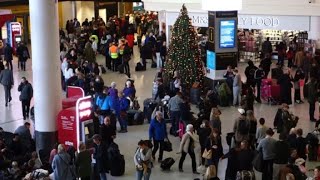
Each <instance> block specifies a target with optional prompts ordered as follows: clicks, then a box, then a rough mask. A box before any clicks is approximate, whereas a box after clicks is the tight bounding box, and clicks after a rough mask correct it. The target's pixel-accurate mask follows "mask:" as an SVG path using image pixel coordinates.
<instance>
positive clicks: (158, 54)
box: [156, 52, 163, 68]
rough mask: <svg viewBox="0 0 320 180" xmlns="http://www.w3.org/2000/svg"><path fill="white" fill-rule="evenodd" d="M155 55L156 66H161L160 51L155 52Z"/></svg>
mask: <svg viewBox="0 0 320 180" xmlns="http://www.w3.org/2000/svg"><path fill="white" fill-rule="evenodd" d="M156 57H157V68H161V67H162V66H163V64H162V59H161V56H160V52H156Z"/></svg>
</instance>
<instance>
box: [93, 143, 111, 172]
mask: <svg viewBox="0 0 320 180" xmlns="http://www.w3.org/2000/svg"><path fill="white" fill-rule="evenodd" d="M106 152H107V146H106V145H105V144H103V143H101V144H100V145H97V144H94V153H93V158H94V159H95V160H96V167H97V171H98V173H106V172H107V171H108V170H109V169H110V168H109V167H108V164H109V160H108V154H107V153H106Z"/></svg>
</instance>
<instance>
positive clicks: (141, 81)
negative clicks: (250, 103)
mask: <svg viewBox="0 0 320 180" xmlns="http://www.w3.org/2000/svg"><path fill="white" fill-rule="evenodd" d="M139 60H140V59H139V55H138V51H137V49H135V56H134V58H133V60H132V61H131V62H130V67H131V74H132V79H134V80H135V86H136V89H137V97H138V98H139V101H140V104H141V105H142V104H143V103H142V102H143V100H144V99H145V98H149V97H151V90H152V82H153V79H154V77H155V73H156V71H157V70H156V69H150V67H149V68H148V69H147V71H144V72H135V71H134V66H135V64H136V63H137V62H138V61H139ZM98 61H99V63H100V64H104V58H103V57H102V56H99V57H98ZM31 63H32V62H31V61H28V65H27V71H26V72H21V71H17V63H16V60H15V62H14V80H15V85H14V87H13V90H12V94H13V100H12V102H11V103H10V106H9V107H5V106H4V91H3V88H2V87H1V88H0V126H1V127H3V128H4V129H5V130H6V131H14V130H15V129H16V128H17V127H18V126H20V125H22V124H23V122H24V121H23V120H22V114H21V107H20V106H21V105H20V102H19V99H18V97H19V94H18V91H17V86H18V84H19V82H20V78H21V77H23V76H25V77H27V78H28V79H29V80H30V82H32V70H31ZM44 63H45V62H44ZM149 65H150V63H149ZM245 66H246V64H244V63H243V64H240V65H239V69H240V72H241V73H242V74H243V69H244V68H245ZM103 79H104V81H105V82H106V84H108V85H109V84H110V83H111V82H112V81H114V82H116V83H117V86H118V88H119V89H121V88H122V87H123V86H124V83H125V81H126V79H127V77H126V76H125V75H122V74H118V73H113V72H107V73H106V74H105V75H103ZM32 104H33V103H32ZM276 109H277V106H270V105H267V104H256V105H255V115H256V117H257V118H260V117H264V118H265V119H266V120H267V122H266V124H267V125H269V126H272V123H273V119H274V116H275V113H276ZM221 110H222V115H221V120H222V132H223V134H222V137H223V138H222V139H223V145H224V149H225V151H227V149H228V147H227V145H226V142H225V135H226V133H228V132H231V131H232V127H233V122H234V120H235V118H236V117H237V116H238V112H237V108H234V107H228V108H221ZM290 110H291V111H292V112H293V113H294V114H296V115H298V116H299V117H300V120H299V123H298V127H301V128H303V129H304V132H305V133H307V132H310V131H312V130H313V128H314V123H311V122H310V121H309V119H308V118H309V117H308V104H307V103H304V104H298V105H292V106H291V107H290ZM316 115H317V116H318V113H316ZM147 129H148V125H147V124H146V125H142V126H131V127H129V129H128V131H129V132H128V133H126V134H118V135H117V138H116V143H118V144H119V146H120V150H121V153H122V154H124V156H125V159H126V173H125V175H124V176H123V177H117V178H110V179H119V180H132V179H134V176H135V175H134V174H135V167H134V163H133V155H134V152H135V150H136V144H137V142H138V141H139V140H140V139H147V138H148V131H147ZM170 140H171V141H172V143H173V148H174V151H173V152H170V153H165V154H164V157H165V158H166V157H173V158H174V159H176V160H177V161H178V160H179V155H177V154H176V152H177V149H178V146H179V139H178V138H174V137H170ZM226 163H227V161H226V160H224V161H222V162H221V163H220V165H219V173H218V175H219V177H220V178H221V179H224V170H225V167H226ZM154 165H155V168H153V169H152V175H151V179H152V180H161V179H168V180H173V179H181V180H192V179H194V178H197V177H200V176H195V175H193V174H192V171H191V160H190V158H189V157H187V158H186V161H185V164H184V170H185V172H184V173H179V172H178V171H177V170H178V167H177V166H178V163H177V162H176V163H175V164H174V165H173V167H172V171H170V172H162V171H161V170H160V167H159V164H158V163H157V162H156V163H155V164H154ZM307 165H308V167H310V168H312V167H314V165H315V164H314V163H312V164H311V163H308V164H307ZM257 175H258V176H257V179H261V178H260V175H259V174H257Z"/></svg>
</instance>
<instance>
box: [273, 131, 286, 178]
mask: <svg viewBox="0 0 320 180" xmlns="http://www.w3.org/2000/svg"><path fill="white" fill-rule="evenodd" d="M275 147H277V148H275V154H276V156H275V158H274V164H273V180H278V179H279V171H280V169H282V168H283V167H285V166H286V165H287V164H288V159H289V154H290V153H289V151H290V150H289V144H288V142H287V141H286V135H285V134H280V135H279V141H277V142H276V144H275Z"/></svg>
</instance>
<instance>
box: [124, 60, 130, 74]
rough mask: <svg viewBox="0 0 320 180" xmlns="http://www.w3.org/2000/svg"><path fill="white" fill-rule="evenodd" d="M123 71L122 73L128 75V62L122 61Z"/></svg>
mask: <svg viewBox="0 0 320 180" xmlns="http://www.w3.org/2000/svg"><path fill="white" fill-rule="evenodd" d="M123 69H124V73H125V74H130V67H129V62H128V61H124V62H123Z"/></svg>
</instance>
